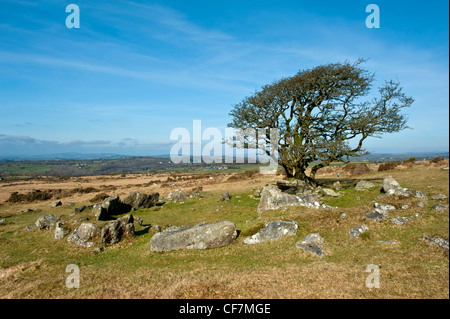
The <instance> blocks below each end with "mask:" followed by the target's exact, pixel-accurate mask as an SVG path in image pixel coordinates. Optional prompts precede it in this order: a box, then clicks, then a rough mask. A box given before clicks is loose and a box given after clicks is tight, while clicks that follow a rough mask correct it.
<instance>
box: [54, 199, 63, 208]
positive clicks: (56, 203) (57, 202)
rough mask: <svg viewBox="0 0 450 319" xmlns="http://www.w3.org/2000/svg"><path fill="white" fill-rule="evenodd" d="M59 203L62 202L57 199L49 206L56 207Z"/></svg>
mask: <svg viewBox="0 0 450 319" xmlns="http://www.w3.org/2000/svg"><path fill="white" fill-rule="evenodd" d="M61 205H62V202H61V201H60V200H59V201H56V202H54V203H53V204H52V206H51V207H58V206H61Z"/></svg>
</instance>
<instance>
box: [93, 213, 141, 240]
mask: <svg viewBox="0 0 450 319" xmlns="http://www.w3.org/2000/svg"><path fill="white" fill-rule="evenodd" d="M133 222H134V219H133V215H125V216H123V217H121V218H118V219H116V220H112V221H110V222H108V223H107V224H106V225H105V226H103V228H102V231H101V242H102V243H104V244H107V245H110V244H117V243H118V242H120V241H121V240H122V238H124V237H131V236H133V235H134V224H133Z"/></svg>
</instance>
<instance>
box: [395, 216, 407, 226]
mask: <svg viewBox="0 0 450 319" xmlns="http://www.w3.org/2000/svg"><path fill="white" fill-rule="evenodd" d="M410 220H411V218H408V217H395V218H392V219H391V222H392V223H393V224H394V225H398V226H401V225H404V224H405V223H407V222H409V221H410Z"/></svg>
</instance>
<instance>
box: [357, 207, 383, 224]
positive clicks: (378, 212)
mask: <svg viewBox="0 0 450 319" xmlns="http://www.w3.org/2000/svg"><path fill="white" fill-rule="evenodd" d="M388 216H389V213H388V212H387V211H386V210H384V209H381V208H374V209H372V210H371V211H369V212H367V213H365V214H364V216H363V218H365V219H370V220H373V221H375V222H379V221H380V220H383V219H385V218H386V217H388Z"/></svg>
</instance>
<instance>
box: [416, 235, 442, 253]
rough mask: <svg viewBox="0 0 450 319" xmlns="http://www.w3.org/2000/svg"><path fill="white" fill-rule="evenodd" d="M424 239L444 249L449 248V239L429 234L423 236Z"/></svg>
mask: <svg viewBox="0 0 450 319" xmlns="http://www.w3.org/2000/svg"><path fill="white" fill-rule="evenodd" d="M422 238H423V239H425V240H426V241H427V242H428V243H430V244H432V245H437V246H439V247H441V248H443V249H446V250H448V240H446V239H444V238H441V237H430V236H427V235H423V236H422Z"/></svg>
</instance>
